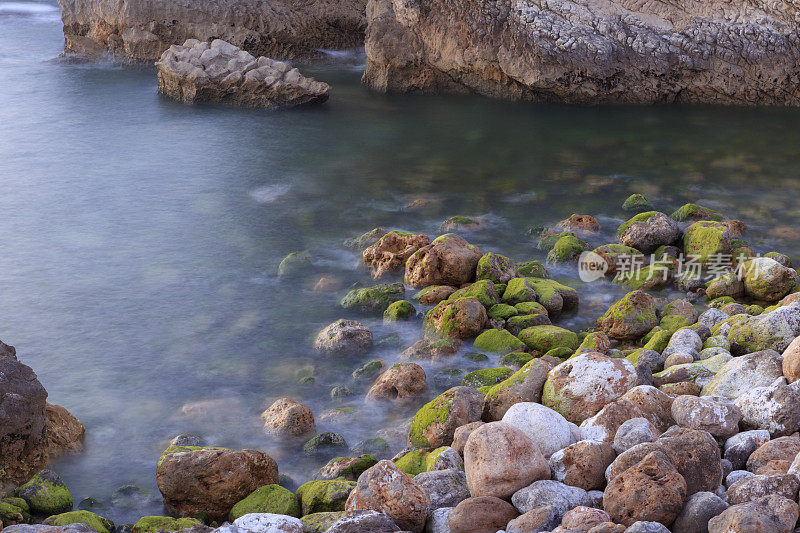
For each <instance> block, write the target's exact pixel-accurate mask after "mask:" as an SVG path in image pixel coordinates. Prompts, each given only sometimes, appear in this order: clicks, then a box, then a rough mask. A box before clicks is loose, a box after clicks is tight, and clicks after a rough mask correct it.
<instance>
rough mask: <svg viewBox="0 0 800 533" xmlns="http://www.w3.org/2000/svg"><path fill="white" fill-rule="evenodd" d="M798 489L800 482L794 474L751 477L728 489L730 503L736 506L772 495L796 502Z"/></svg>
mask: <svg viewBox="0 0 800 533" xmlns="http://www.w3.org/2000/svg"><path fill="white" fill-rule="evenodd" d="M798 488H800V481H799V480H798V479H797V476H795V475H794V474H775V475H771V476H765V475H756V476H750V477H747V478H744V479H740V480H739V481H737V482H736V483H734V484H733V485H731V486H730V487H728V503H730V504H731V505H736V504H738V503H745V502H749V501H753V500H757V499H759V498H761V497H763V496H769V495H770V494H777V495H778V496H783V497H784V498H788V499H790V500H793V501H796V500H797V491H798Z"/></svg>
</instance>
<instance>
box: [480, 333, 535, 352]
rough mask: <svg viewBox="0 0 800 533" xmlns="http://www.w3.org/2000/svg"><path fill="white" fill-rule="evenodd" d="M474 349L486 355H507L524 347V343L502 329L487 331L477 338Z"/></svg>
mask: <svg viewBox="0 0 800 533" xmlns="http://www.w3.org/2000/svg"><path fill="white" fill-rule="evenodd" d="M474 346H475V348H476V349H478V350H481V351H482V352H488V353H508V352H513V351H515V350H519V349H521V348H524V347H525V343H524V342H522V341H521V340H519V339H518V338H516V337H515V336H514V335H512V334H511V333H509V332H508V331H506V330H504V329H487V330H484V331H483V333H481V334H480V335H478V336H477V338H476V339H475V342H474Z"/></svg>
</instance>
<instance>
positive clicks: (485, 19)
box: [363, 0, 800, 105]
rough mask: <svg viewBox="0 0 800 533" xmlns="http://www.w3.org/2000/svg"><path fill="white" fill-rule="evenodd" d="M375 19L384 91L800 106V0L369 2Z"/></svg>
mask: <svg viewBox="0 0 800 533" xmlns="http://www.w3.org/2000/svg"><path fill="white" fill-rule="evenodd" d="M367 19H368V29H367V38H366V52H367V70H366V72H365V73H364V78H363V81H364V83H365V84H366V85H367V86H369V87H371V88H372V89H375V90H379V91H384V92H423V93H466V92H474V93H479V94H483V95H486V96H492V97H498V98H508V99H513V100H531V101H545V102H546V101H561V102H570V103H582V104H589V103H648V104H649V103H667V102H704V103H723V104H742V105H754V104H776V105H800V36H799V34H798V32H797V26H798V23H800V2H798V1H797V0H788V1H786V2H778V1H774V0H753V1H751V2H725V1H721V0H709V1H704V2H701V1H698V0H678V1H676V2H661V1H650V0H597V1H593V2H586V1H585V0H514V1H511V0H447V1H444V0H369V2H368V6H367Z"/></svg>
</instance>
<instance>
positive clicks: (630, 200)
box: [622, 193, 652, 211]
mask: <svg viewBox="0 0 800 533" xmlns="http://www.w3.org/2000/svg"><path fill="white" fill-rule="evenodd" d="M622 209H624V210H625V211H648V210H650V209H652V206H651V205H650V201H649V200H648V199H647V198H646V197H645V195H643V194H639V193H634V194H631V195H630V196H628V197H627V198H626V199H625V201H624V202H622Z"/></svg>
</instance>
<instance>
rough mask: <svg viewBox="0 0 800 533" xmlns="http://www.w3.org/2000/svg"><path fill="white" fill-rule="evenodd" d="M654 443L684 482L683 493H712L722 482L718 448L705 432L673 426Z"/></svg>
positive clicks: (689, 494)
mask: <svg viewBox="0 0 800 533" xmlns="http://www.w3.org/2000/svg"><path fill="white" fill-rule="evenodd" d="M655 443H656V444H657V445H658V447H659V448H660V449H661V451H663V452H664V453H665V454H666V455H667V457H669V460H670V461H671V462H672V464H673V465H674V466H675V468H677V469H678V472H680V474H681V475H682V476H683V478H684V480H685V481H686V487H687V495H688V496H691V495H692V494H694V493H695V492H700V491H707V492H713V491H715V490H716V489H717V487H719V486H720V484H722V464H721V457H720V450H719V446H718V445H717V442H716V441H715V440H714V438H713V437H712V436H711V435H710V434H709V433H707V432H705V431H700V430H696V429H688V428H680V427H674V428H671V429H670V430H669V431H667V432H666V433H664V434H663V435H661V437H659V438H658V439H657V440H656V441H655Z"/></svg>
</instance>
